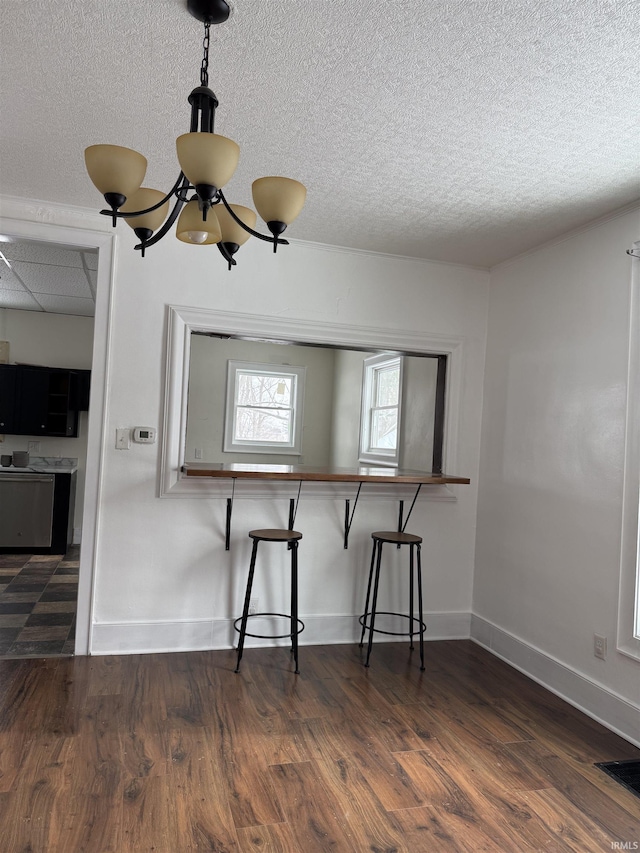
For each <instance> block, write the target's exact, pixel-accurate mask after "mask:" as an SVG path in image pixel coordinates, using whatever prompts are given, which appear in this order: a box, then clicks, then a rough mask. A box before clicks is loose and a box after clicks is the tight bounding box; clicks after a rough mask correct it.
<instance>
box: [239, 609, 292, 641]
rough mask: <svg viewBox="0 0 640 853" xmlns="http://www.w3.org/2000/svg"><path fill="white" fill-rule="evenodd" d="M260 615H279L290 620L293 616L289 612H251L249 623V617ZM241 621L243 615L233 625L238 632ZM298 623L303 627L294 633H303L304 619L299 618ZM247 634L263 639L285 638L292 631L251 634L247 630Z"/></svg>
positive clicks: (247, 635) (253, 617)
mask: <svg viewBox="0 0 640 853" xmlns="http://www.w3.org/2000/svg"><path fill="white" fill-rule="evenodd" d="M258 616H279V617H280V618H281V619H288V620H289V621H291V616H289V615H288V614H287V613H249V615H248V616H247V624H248V623H249V619H255V618H256V617H258ZM240 622H242V616H239V617H238V618H237V619H236V620H235V622H234V623H233V627H234V629H235V630H236V631H237V632H238V633H240V628H239V627H238V623H240ZM297 623H298V625H299V626H301V627H299V628H298V630H297V631H295V632H294V633H296V634H301V633H302V632H303V631H304V622H303V621H302V619H298V620H297ZM245 636H246V637H257V638H259V639H261V640H284V639H286V638H287V637H290V636H291V631H289V632H288V633H287V634H250V633H249V631H245Z"/></svg>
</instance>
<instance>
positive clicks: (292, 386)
mask: <svg viewBox="0 0 640 853" xmlns="http://www.w3.org/2000/svg"><path fill="white" fill-rule="evenodd" d="M305 370H306V368H304V367H291V366H290V365H288V364H287V365H282V364H256V363H252V362H247V361H231V360H230V361H228V362H227V401H226V411H225V430H224V450H225V452H230V451H233V452H240V453H265V452H268V453H289V454H295V455H300V453H301V452H302V449H301V445H302V402H303V399H304V378H305Z"/></svg>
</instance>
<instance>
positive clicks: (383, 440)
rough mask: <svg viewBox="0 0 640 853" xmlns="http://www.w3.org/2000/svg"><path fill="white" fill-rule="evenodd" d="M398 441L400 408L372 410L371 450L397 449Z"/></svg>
mask: <svg viewBox="0 0 640 853" xmlns="http://www.w3.org/2000/svg"><path fill="white" fill-rule="evenodd" d="M397 443H398V410H397V409H383V410H381V411H378V410H375V409H374V410H373V411H372V412H371V442H370V444H371V447H370V449H371V450H395V449H396V446H397Z"/></svg>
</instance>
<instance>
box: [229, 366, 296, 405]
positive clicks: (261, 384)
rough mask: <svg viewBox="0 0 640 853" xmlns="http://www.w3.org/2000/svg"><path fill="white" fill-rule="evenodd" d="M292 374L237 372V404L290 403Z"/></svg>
mask: <svg viewBox="0 0 640 853" xmlns="http://www.w3.org/2000/svg"><path fill="white" fill-rule="evenodd" d="M292 384H293V377H292V376H274V375H264V374H258V373H241V372H240V371H238V374H237V386H238V405H239V406H263V407H271V406H273V407H274V408H275V407H277V406H285V407H286V408H288V407H289V406H290V405H291V387H292Z"/></svg>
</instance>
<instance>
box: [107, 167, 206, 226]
mask: <svg viewBox="0 0 640 853" xmlns="http://www.w3.org/2000/svg"><path fill="white" fill-rule="evenodd" d="M183 179H184V173H183V172H180V174H179V175H178V180H177V181H176V182H175V184H174V185H173V187H172V188H171V189H170V190H169V192H168V193H167V194H166V196H164V198H162V199H160V201H159V202H158V203H157V204H154V205H153V207H147V208H145V209H144V210H130V211H127V212H123V211H121V210H116V211H113V210H101V211H100V213H102V214H103V215H104V216H111V217H113V216H114V215H115V216H116V217H117V218H118V219H129V218H130V217H132V216H143V215H144V214H145V213H151V211H152V210H157V209H158V208H159V207H162V205H163V204H164V203H165V202H166V201H168V200H169V199H170V198H171V196H172V195H177V193H178V191H179V190H183V189H185V190H188V189H189V188H190V184H189V183H188V182H187V185H186V186H185V187H181V186H180V184H181V183H182V181H183Z"/></svg>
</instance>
